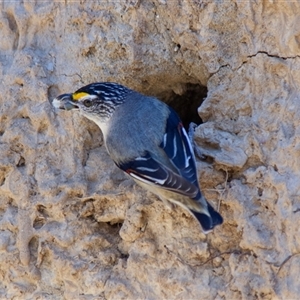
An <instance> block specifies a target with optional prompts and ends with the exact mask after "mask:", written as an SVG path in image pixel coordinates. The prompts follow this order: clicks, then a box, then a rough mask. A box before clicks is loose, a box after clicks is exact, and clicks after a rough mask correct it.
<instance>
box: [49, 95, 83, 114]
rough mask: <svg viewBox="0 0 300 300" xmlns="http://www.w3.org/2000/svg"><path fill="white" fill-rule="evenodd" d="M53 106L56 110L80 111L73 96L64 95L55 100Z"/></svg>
mask: <svg viewBox="0 0 300 300" xmlns="http://www.w3.org/2000/svg"><path fill="white" fill-rule="evenodd" d="M52 105H53V106H54V107H55V108H59V109H65V110H71V109H74V108H75V109H78V108H79V107H78V105H77V104H76V102H75V101H74V100H73V97H72V94H62V95H59V96H58V97H56V98H55V99H53V101H52Z"/></svg>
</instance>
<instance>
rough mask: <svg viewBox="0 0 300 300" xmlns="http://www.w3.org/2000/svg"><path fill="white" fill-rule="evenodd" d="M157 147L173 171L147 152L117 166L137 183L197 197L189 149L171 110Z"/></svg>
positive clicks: (194, 172)
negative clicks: (163, 153) (137, 181)
mask: <svg viewBox="0 0 300 300" xmlns="http://www.w3.org/2000/svg"><path fill="white" fill-rule="evenodd" d="M159 146H160V147H161V149H163V150H164V152H165V153H166V156H167V159H169V162H168V164H169V165H173V168H169V167H168V166H167V164H163V163H162V162H160V161H159V159H156V157H154V156H153V155H151V152H145V154H144V155H143V156H141V157H137V158H135V159H133V160H132V161H130V162H126V163H122V164H117V165H118V167H119V168H121V169H122V170H123V171H125V172H126V173H128V174H129V175H131V176H132V177H134V178H135V179H137V180H140V181H143V182H145V183H148V184H155V185H159V186H161V187H162V188H164V189H167V190H172V191H176V192H177V193H180V194H182V195H185V196H188V197H190V198H197V197H198V196H199V193H200V190H199V186H198V179H197V171H196V166H195V159H194V153H193V149H192V146H191V143H190V141H189V138H188V135H187V133H186V131H185V129H184V127H183V125H182V123H181V121H180V119H179V117H178V115H177V114H176V113H175V112H174V111H173V110H172V109H170V115H169V117H168V119H167V123H166V129H165V134H164V136H163V141H162V142H161V144H160V145H159ZM176 171H177V172H176Z"/></svg>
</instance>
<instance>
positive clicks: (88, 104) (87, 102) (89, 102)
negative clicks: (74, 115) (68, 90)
mask: <svg viewBox="0 0 300 300" xmlns="http://www.w3.org/2000/svg"><path fill="white" fill-rule="evenodd" d="M83 105H84V106H86V107H91V106H92V105H93V102H92V100H89V99H86V100H84V101H83Z"/></svg>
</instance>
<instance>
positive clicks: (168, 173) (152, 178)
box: [117, 152, 199, 198]
mask: <svg viewBox="0 0 300 300" xmlns="http://www.w3.org/2000/svg"><path fill="white" fill-rule="evenodd" d="M117 166H118V167H119V168H120V169H122V170H123V171H125V172H126V173H127V174H129V175H130V176H132V177H133V178H134V179H137V180H139V181H142V182H144V183H147V184H150V185H158V186H160V187H161V188H163V189H166V190H170V191H174V192H177V193H179V194H182V195H184V196H188V197H190V198H194V197H195V196H196V195H197V194H198V193H199V189H198V187H197V186H195V185H194V184H191V183H190V182H189V181H187V180H186V179H185V178H183V177H182V176H180V175H179V174H176V173H175V172H173V171H172V170H171V169H169V168H168V167H166V166H165V165H163V164H161V163H160V162H158V161H157V160H156V159H154V158H153V157H152V156H151V154H150V153H149V152H146V154H145V155H144V156H141V157H137V158H135V159H133V160H131V161H129V162H126V163H122V164H117Z"/></svg>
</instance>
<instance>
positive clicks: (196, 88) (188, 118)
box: [159, 83, 207, 129]
mask: <svg viewBox="0 0 300 300" xmlns="http://www.w3.org/2000/svg"><path fill="white" fill-rule="evenodd" d="M206 96H207V87H206V86H202V85H199V84H191V83H189V84H187V85H186V88H185V92H184V93H183V94H182V95H177V94H175V93H174V92H173V91H171V92H170V93H168V95H166V94H165V95H161V96H160V97H159V98H160V99H161V100H163V101H164V102H165V103H167V104H168V105H170V106H171V107H172V108H173V109H174V110H175V111H176V112H177V113H178V114H179V116H180V118H181V120H182V122H183V125H184V127H185V128H186V129H188V128H189V124H190V123H191V122H194V123H196V124H197V125H199V124H201V123H202V120H201V118H200V116H199V114H198V107H199V106H200V105H201V104H202V102H203V101H204V99H205V98H206Z"/></svg>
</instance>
